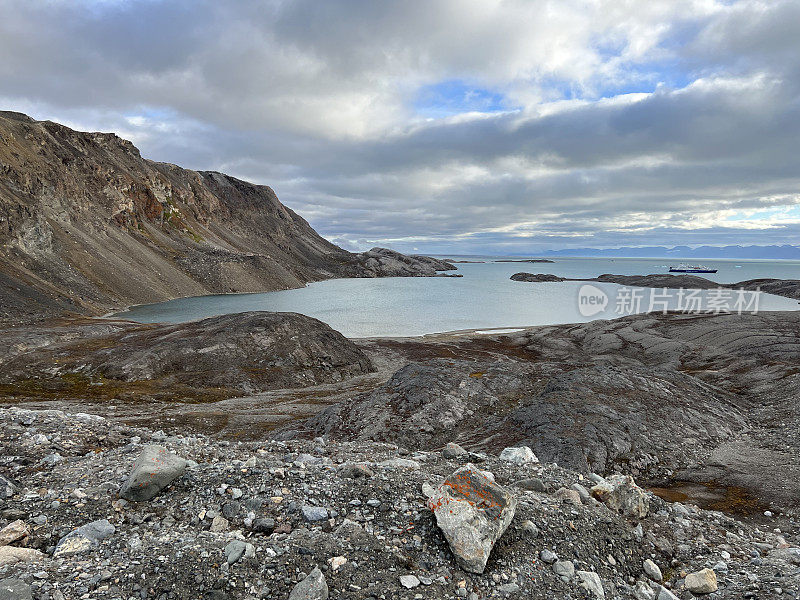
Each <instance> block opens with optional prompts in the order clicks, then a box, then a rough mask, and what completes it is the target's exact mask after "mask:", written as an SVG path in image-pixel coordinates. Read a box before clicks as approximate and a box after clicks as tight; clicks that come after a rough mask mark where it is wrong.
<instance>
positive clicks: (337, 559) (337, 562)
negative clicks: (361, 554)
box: [328, 556, 347, 571]
mask: <svg viewBox="0 0 800 600" xmlns="http://www.w3.org/2000/svg"><path fill="white" fill-rule="evenodd" d="M346 562H347V559H346V558H345V557H344V556H334V557H332V558H329V559H328V563H329V564H330V565H331V569H332V570H334V571H338V570H339V567H341V566H342V565H343V564H345V563H346Z"/></svg>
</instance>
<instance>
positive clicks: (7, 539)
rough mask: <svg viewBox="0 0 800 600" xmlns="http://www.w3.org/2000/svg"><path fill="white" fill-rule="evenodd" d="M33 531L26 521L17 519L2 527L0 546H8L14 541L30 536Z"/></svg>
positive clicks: (0, 530)
mask: <svg viewBox="0 0 800 600" xmlns="http://www.w3.org/2000/svg"><path fill="white" fill-rule="evenodd" d="M30 533H31V530H30V528H29V527H28V526H27V525H26V524H25V521H22V520H19V519H18V520H16V521H13V522H11V523H9V524H8V525H6V526H5V527H3V528H2V529H0V546H8V545H9V544H13V543H14V542H16V541H18V540H21V539H24V538H26V537H28V536H29V535H30Z"/></svg>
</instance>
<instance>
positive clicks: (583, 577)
mask: <svg viewBox="0 0 800 600" xmlns="http://www.w3.org/2000/svg"><path fill="white" fill-rule="evenodd" d="M575 574H576V575H577V576H578V579H580V581H581V587H582V588H583V589H585V590H587V591H588V592H590V593H591V594H593V595H594V597H595V598H597V599H598V600H603V598H605V597H606V592H605V590H603V582H602V580H601V579H600V576H599V575H598V574H597V573H595V572H594V571H577V572H576V573H575Z"/></svg>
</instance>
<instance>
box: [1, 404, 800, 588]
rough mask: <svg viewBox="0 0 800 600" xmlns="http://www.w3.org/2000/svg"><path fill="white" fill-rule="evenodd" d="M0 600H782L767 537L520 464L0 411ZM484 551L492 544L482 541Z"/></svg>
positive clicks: (510, 453) (777, 539)
mask: <svg viewBox="0 0 800 600" xmlns="http://www.w3.org/2000/svg"><path fill="white" fill-rule="evenodd" d="M0 448H2V459H1V460H2V462H1V463H0V473H2V478H0V498H2V504H1V505H0V507H1V508H0V598H3V599H9V598H15V599H22V598H33V599H37V600H45V599H53V600H63V599H69V600H72V599H79V598H80V599H83V598H87V599H88V598H109V599H117V598H120V599H125V600H127V599H131V598H137V599H138V598H142V599H146V598H161V599H167V598H179V599H184V598H185V599H190V598H191V599H197V598H214V599H226V598H230V599H234V598H243V599H251V598H253V599H254V598H290V599H292V600H297V599H301V598H303V599H311V598H314V599H323V598H341V599H351V598H352V599H356V598H381V599H385V598H418V599H422V598H434V599H439V598H468V599H471V600H475V599H478V598H541V599H545V598H547V599H552V598H565V599H566V598H574V599H578V598H583V599H600V598H609V599H612V598H635V599H638V600H652V599H658V600H671V599H674V598H682V599H683V598H685V599H690V598H694V597H700V598H708V599H717V598H731V599H733V598H737V599H739V598H787V599H788V598H797V597H798V594H800V567H799V566H798V565H800V548H798V547H797V537H796V535H797V528H796V523H794V522H792V523H791V527H790V529H787V530H786V531H781V530H780V529H777V528H772V527H761V528H759V527H755V526H752V525H748V524H745V523H742V522H740V521H737V520H735V519H734V518H732V517H730V516H726V515H724V514H722V513H719V512H710V511H705V510H700V509H697V508H696V507H693V506H691V505H684V504H680V503H673V504H668V503H665V502H664V501H663V500H661V499H659V498H657V497H655V496H653V495H652V494H650V493H649V492H646V491H644V490H642V489H641V488H639V487H638V486H636V485H635V484H634V483H633V480H632V479H630V478H629V477H626V476H622V475H618V476H611V477H609V478H607V479H604V478H602V477H600V476H597V475H589V476H584V475H582V474H579V473H577V472H575V471H570V470H566V469H563V468H560V467H558V466H557V465H555V464H552V463H550V464H542V463H539V462H538V460H537V458H536V456H535V455H534V454H533V453H532V452H531V451H530V450H529V449H526V448H522V447H518V448H509V449H506V450H504V451H502V452H501V453H500V454H499V456H494V455H487V454H481V453H473V452H468V451H466V450H464V449H463V448H461V447H460V446H458V445H455V444H448V445H446V446H445V447H444V448H443V449H441V450H435V451H428V452H421V451H417V452H410V451H409V450H406V449H404V448H402V447H397V446H395V445H392V444H386V443H376V442H355V443H338V442H331V441H327V440H326V439H325V438H318V439H315V440H307V441H285V442H280V441H264V442H228V441H213V440H210V439H209V438H207V437H204V436H181V435H166V434H164V433H162V432H153V431H151V430H146V429H141V428H132V427H128V426H125V425H120V424H115V423H113V422H112V421H109V420H105V419H103V418H100V417H97V416H90V415H86V414H72V415H70V414H64V413H62V412H60V411H31V410H24V409H19V408H8V409H2V410H0ZM495 540H496V541H495Z"/></svg>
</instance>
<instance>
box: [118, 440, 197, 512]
mask: <svg viewBox="0 0 800 600" xmlns="http://www.w3.org/2000/svg"><path fill="white" fill-rule="evenodd" d="M186 466H187V462H186V461H185V460H184V459H182V458H180V457H179V456H175V455H174V454H172V453H171V452H169V451H168V450H167V449H166V448H164V447H163V446H156V445H148V446H145V447H144V449H143V450H142V453H141V454H140V455H139V458H137V459H136V462H135V463H134V465H133V471H132V472H131V474H130V477H128V481H126V482H125V485H123V486H122V490H121V491H120V493H119V495H120V497H121V498H125V500H130V501H132V502H145V501H147V500H150V499H152V498H154V497H155V496H156V495H157V494H158V493H159V492H160V491H161V490H163V489H164V488H165V487H167V486H168V485H169V484H170V483H172V482H173V481H174V480H175V479H177V478H178V477H180V476H181V475H183V474H184V473H185V472H186Z"/></svg>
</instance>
